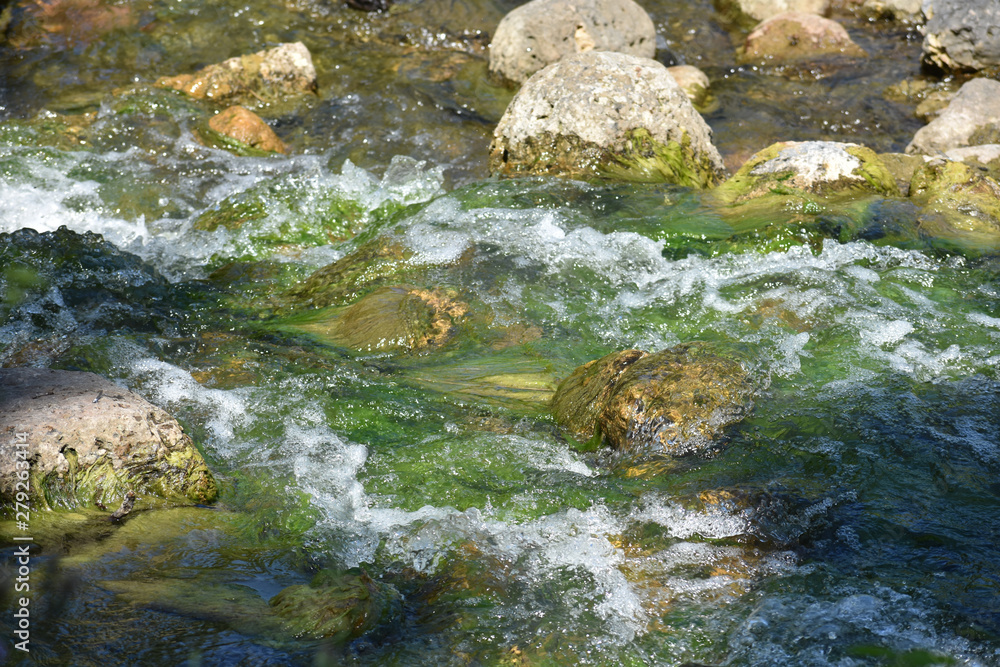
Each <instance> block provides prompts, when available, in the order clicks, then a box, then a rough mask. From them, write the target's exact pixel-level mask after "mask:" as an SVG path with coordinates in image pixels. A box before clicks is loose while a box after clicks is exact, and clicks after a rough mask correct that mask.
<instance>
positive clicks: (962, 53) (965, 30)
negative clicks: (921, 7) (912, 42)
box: [923, 0, 1000, 72]
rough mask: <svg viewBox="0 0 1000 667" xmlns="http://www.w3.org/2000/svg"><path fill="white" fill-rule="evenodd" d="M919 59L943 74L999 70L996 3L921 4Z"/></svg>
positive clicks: (931, 0) (935, 0)
mask: <svg viewBox="0 0 1000 667" xmlns="http://www.w3.org/2000/svg"><path fill="white" fill-rule="evenodd" d="M924 4H925V5H926V7H925V13H927V14H928V19H927V24H926V25H925V26H924V44H923V52H924V53H923V59H924V62H925V63H928V64H930V65H933V66H936V67H940V68H941V69H944V70H954V71H959V72H973V71H979V70H994V69H996V68H998V67H1000V29H998V26H1000V3H998V2H997V1H996V0H924Z"/></svg>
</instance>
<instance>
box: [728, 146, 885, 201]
mask: <svg viewBox="0 0 1000 667" xmlns="http://www.w3.org/2000/svg"><path fill="white" fill-rule="evenodd" d="M863 193H867V194H880V195H898V194H899V190H898V188H897V186H896V181H895V179H894V178H893V176H892V174H891V173H890V172H889V170H888V169H887V168H886V166H885V165H884V164H883V163H882V160H881V159H879V157H878V155H876V154H875V153H874V152H873V151H872V150H871V149H869V148H865V147H864V146H859V145H858V144H848V143H839V142H834V141H801V142H799V141H786V142H780V143H777V144H773V145H771V146H769V147H767V148H765V149H764V150H762V151H760V152H759V153H757V154H756V155H754V156H753V157H752V158H750V159H749V160H748V161H747V162H746V164H744V165H743V166H742V167H741V168H740V170H739V171H738V172H736V174H735V175H734V176H733V177H732V178H730V179H729V180H728V181H726V182H725V183H723V184H722V185H721V186H719V188H717V189H716V190H715V191H713V195H712V196H713V197H716V198H719V199H721V200H722V201H724V202H726V203H728V204H742V203H744V202H748V201H751V200H755V199H760V198H763V197H775V196H778V197H785V196H789V195H793V196H795V195H798V196H813V195H815V196H821V197H828V196H835V195H844V194H850V195H857V194H863Z"/></svg>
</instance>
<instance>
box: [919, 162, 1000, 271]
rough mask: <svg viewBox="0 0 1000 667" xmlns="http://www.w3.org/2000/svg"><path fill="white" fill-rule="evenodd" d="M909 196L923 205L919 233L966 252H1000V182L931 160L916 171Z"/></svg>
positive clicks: (966, 168)
mask: <svg viewBox="0 0 1000 667" xmlns="http://www.w3.org/2000/svg"><path fill="white" fill-rule="evenodd" d="M910 197H911V198H913V199H915V200H916V201H917V202H918V203H920V204H922V207H921V209H920V212H919V214H918V216H917V224H918V228H919V231H920V233H921V234H922V235H923V236H925V237H930V239H931V240H932V241H936V242H937V244H938V245H943V246H945V247H946V248H948V249H955V250H959V251H962V252H966V253H972V254H979V253H982V252H996V251H997V250H1000V182H998V181H997V180H996V179H994V178H991V177H990V176H987V175H986V174H985V173H983V171H982V170H980V169H978V168H976V167H973V166H970V165H968V164H964V163H962V162H955V161H952V160H931V161H930V162H928V163H927V164H925V165H924V167H923V168H922V169H920V170H918V171H917V172H916V174H914V176H913V180H912V181H911V183H910Z"/></svg>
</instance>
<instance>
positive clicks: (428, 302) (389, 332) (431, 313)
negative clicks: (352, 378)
mask: <svg viewBox="0 0 1000 667" xmlns="http://www.w3.org/2000/svg"><path fill="white" fill-rule="evenodd" d="M467 311H468V305H467V304H465V303H464V302H462V301H459V300H458V298H457V293H455V292H454V291H452V290H444V289H431V290H428V289H418V288H416V287H412V286H407V285H394V286H391V287H381V288H379V289H377V290H375V291H374V292H372V293H371V294H368V295H367V296H365V297H363V298H362V299H361V300H359V301H358V302H357V303H354V304H352V305H350V306H347V307H346V308H333V309H331V310H329V311H320V312H319V313H317V314H315V315H310V316H309V318H308V321H305V322H302V323H299V324H296V325H295V326H296V327H297V328H299V329H301V330H303V331H307V332H309V333H311V334H315V335H317V336H319V337H320V338H322V339H323V340H326V341H328V342H331V343H333V344H335V345H341V346H344V347H348V348H351V349H354V350H357V351H360V352H397V351H419V350H423V349H426V348H429V347H436V346H439V345H441V344H443V343H445V342H446V341H447V340H448V339H450V338H451V336H452V335H453V334H454V332H455V329H456V325H457V323H458V322H459V320H460V319H461V318H462V316H464V315H465V313H466V312H467Z"/></svg>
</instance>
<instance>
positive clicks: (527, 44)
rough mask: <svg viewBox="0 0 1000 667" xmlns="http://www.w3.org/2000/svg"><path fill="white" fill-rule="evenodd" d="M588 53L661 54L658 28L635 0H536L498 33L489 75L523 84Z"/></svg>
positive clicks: (512, 15)
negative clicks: (557, 64) (560, 62)
mask: <svg viewBox="0 0 1000 667" xmlns="http://www.w3.org/2000/svg"><path fill="white" fill-rule="evenodd" d="M585 51H620V52H622V53H630V54H632V55H635V56H640V57H643V58H652V57H653V55H654V53H655V52H656V28H655V27H654V26H653V20H652V19H651V18H649V14H647V13H646V10H644V9H643V8H642V7H640V6H639V5H638V4H636V3H635V2H634V0H580V1H578V2H571V1H570V0H531V2H528V3H527V4H524V5H521V6H520V7H517V8H516V9H514V10H512V11H511V12H510V13H508V14H507V15H506V16H504V17H503V20H501V21H500V24H499V25H498V26H497V29H496V31H495V32H494V34H493V41H492V42H491V44H490V64H489V69H490V73H491V74H493V75H494V76H496V77H499V78H500V79H502V80H506V81H508V82H513V83H515V84H520V83H521V82H523V81H524V80H525V79H527V78H528V77H529V76H531V75H532V74H534V73H535V72H537V71H538V70H540V69H542V68H543V67H545V66H547V65H551V64H552V63H554V62H556V61H558V60H560V59H561V58H564V57H566V56H569V55H573V54H576V53H583V52H585Z"/></svg>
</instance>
